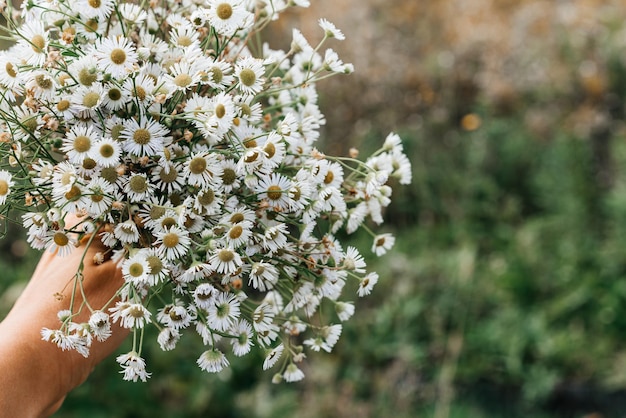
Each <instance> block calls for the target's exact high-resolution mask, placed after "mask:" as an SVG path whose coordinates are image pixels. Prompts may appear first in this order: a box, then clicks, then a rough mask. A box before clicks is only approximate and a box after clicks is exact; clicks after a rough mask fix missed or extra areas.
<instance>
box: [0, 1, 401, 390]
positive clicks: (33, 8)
mask: <svg viewBox="0 0 626 418" xmlns="http://www.w3.org/2000/svg"><path fill="white" fill-rule="evenodd" d="M292 6H304V7H306V6H308V1H306V0H291V1H286V0H265V1H256V0H198V1H196V0H182V1H174V0H162V1H155V0H150V1H149V2H147V1H143V2H139V3H138V4H136V3H130V2H129V3H125V2H123V1H121V0H25V1H24V2H23V3H22V7H21V9H20V10H13V9H12V8H11V7H10V4H7V5H6V6H5V9H4V10H5V16H6V18H7V22H8V27H7V29H6V30H7V32H8V33H10V34H11V36H12V39H13V41H14V44H13V45H12V46H11V47H10V48H9V49H8V50H6V51H3V52H1V53H0V92H1V93H0V120H1V122H0V152H1V155H0V157H1V158H2V160H1V161H2V169H1V170H0V205H1V206H0V207H1V208H2V209H1V210H2V216H3V218H4V219H8V218H10V217H11V212H13V211H22V212H25V213H24V214H23V215H22V223H23V225H24V227H25V228H27V230H28V242H29V243H30V244H31V245H32V247H34V248H36V249H45V250H47V251H51V252H55V253H56V254H57V255H58V256H59V257H63V256H64V255H67V254H69V253H70V252H72V251H82V250H77V246H76V244H77V243H78V242H79V241H80V240H83V239H84V237H90V239H91V240H93V239H99V240H101V241H102V243H103V244H104V245H105V247H106V248H108V250H107V252H109V254H104V253H102V252H100V253H98V254H96V256H95V257H94V259H93V260H84V261H85V263H87V262H93V263H101V262H103V260H104V259H105V257H112V259H113V260H114V262H116V263H118V265H119V268H121V270H122V274H123V277H124V284H123V285H122V286H121V288H120V289H119V290H118V292H117V295H116V297H115V298H113V299H112V300H111V302H109V303H108V304H107V305H105V306H91V305H90V304H89V303H88V297H89V295H84V296H85V301H84V302H83V303H81V304H79V306H74V305H73V304H71V306H70V309H67V310H64V311H61V312H59V319H60V321H61V324H60V326H59V328H58V329H43V330H42V337H43V338H44V339H45V340H47V341H51V342H53V343H55V344H57V345H58V346H59V347H60V348H62V349H64V350H68V349H70V350H77V351H78V352H79V353H81V354H82V355H84V356H88V355H89V348H90V346H91V344H92V341H93V340H94V339H97V340H105V339H107V338H108V337H109V336H110V335H111V324H112V323H119V324H120V325H121V326H122V327H124V328H128V329H130V330H131V332H132V334H133V349H132V350H131V351H130V352H129V353H126V354H123V355H120V356H119V357H118V358H117V360H118V362H119V363H120V365H121V366H122V368H123V376H124V379H126V380H133V381H136V380H138V379H141V380H143V381H145V380H146V379H147V378H148V377H149V376H150V373H149V372H147V371H146V367H145V361H144V359H143V358H142V353H141V351H142V342H143V335H144V334H143V328H144V327H145V326H146V325H147V324H153V325H155V326H156V327H157V328H158V329H159V330H160V332H159V335H158V343H159V345H160V347H161V348H162V349H163V350H171V349H173V348H175V346H176V344H177V342H178V341H179V339H180V338H181V335H182V333H183V330H185V329H193V330H194V331H195V333H197V335H198V336H199V338H200V339H201V340H202V341H203V343H204V344H205V346H206V351H204V352H203V353H199V357H198V359H197V364H198V365H199V367H200V368H202V369H203V370H206V371H208V372H218V371H220V370H222V369H223V368H224V367H226V366H228V364H229V360H228V359H229V358H231V355H230V354H229V355H228V356H227V355H226V354H225V353H227V352H232V356H235V357H237V356H244V355H246V354H247V353H248V352H250V351H251V349H252V348H253V347H257V348H260V349H261V350H263V351H264V353H265V361H264V363H263V368H264V369H269V368H272V367H274V366H275V365H276V364H277V363H279V364H280V365H279V370H278V371H277V372H276V374H275V375H274V376H275V378H274V380H275V381H280V380H285V381H290V382H291V381H297V380H300V379H301V378H302V377H303V376H304V375H303V373H302V371H301V370H300V369H299V368H298V366H297V363H298V362H299V361H301V360H302V359H303V358H304V357H305V349H310V350H314V351H320V350H324V351H331V350H332V348H333V346H334V345H335V343H336V342H337V340H338V338H339V336H340V334H341V330H342V327H341V322H342V321H345V320H347V319H349V318H350V317H351V315H352V314H353V312H354V304H353V302H351V301H349V300H343V298H342V289H343V287H344V284H345V283H346V281H347V280H354V281H356V282H357V283H358V290H357V294H358V296H364V295H367V294H369V293H370V292H371V290H372V287H373V286H374V284H375V283H376V282H377V280H378V276H377V274H376V273H375V272H367V271H366V263H365V261H364V259H363V257H362V255H361V254H360V253H359V251H358V250H357V249H356V248H354V247H352V246H348V247H347V248H345V249H344V248H343V247H342V245H341V243H340V242H339V241H338V240H337V238H336V237H335V235H336V234H337V232H338V231H340V230H342V229H343V230H345V231H346V232H347V233H353V232H354V231H356V230H357V229H359V228H361V227H363V228H365V229H366V230H367V231H368V232H370V233H371V234H372V238H373V246H372V251H373V252H374V253H376V254H377V255H381V254H383V253H385V252H386V251H387V250H388V249H389V248H390V247H391V246H392V245H393V243H394V238H393V236H392V235H390V234H380V235H376V234H375V233H374V232H372V231H371V230H370V229H369V228H367V227H366V222H370V221H368V220H367V218H368V217H369V218H370V220H371V222H372V223H373V224H380V223H382V222H383V218H382V215H381V212H382V209H383V208H384V207H385V206H387V205H388V204H389V203H390V196H391V188H390V187H389V186H388V185H387V182H388V179H389V178H392V177H394V178H397V179H398V181H399V183H400V184H408V183H409V182H410V181H411V167H410V163H409V161H408V159H407V157H406V156H405V155H404V153H403V149H402V144H401V141H400V138H399V137H398V136H397V135H395V134H390V135H389V136H388V137H387V138H386V140H385V141H384V143H383V145H382V147H381V149H380V150H378V151H377V152H375V153H374V154H373V155H372V156H370V157H369V158H367V159H366V160H365V161H360V160H357V156H358V151H357V150H351V152H350V155H349V156H346V157H331V156H327V155H324V154H323V153H322V152H320V151H318V150H317V149H316V148H315V143H316V140H317V139H318V137H319V128H320V126H321V125H323V124H324V116H323V115H322V113H321V112H320V110H319V108H318V106H317V92H316V89H315V83H316V82H317V81H318V80H321V79H323V78H326V77H328V76H330V75H334V74H345V73H350V72H352V70H353V68H352V65H350V64H346V63H343V62H342V61H341V60H340V59H339V57H338V56H337V54H336V53H335V52H334V51H333V50H332V49H325V50H324V51H322V46H323V45H324V44H325V43H326V42H327V41H328V40H329V39H333V38H334V39H336V40H342V39H343V38H344V35H343V34H342V32H341V31H340V30H338V29H337V28H336V27H335V26H334V25H333V24H332V23H330V22H328V21H327V20H324V19H320V20H319V26H320V27H321V29H322V30H321V35H320V37H321V38H322V39H321V41H320V42H319V43H318V44H317V45H316V46H312V45H311V44H310V43H309V42H308V41H307V40H306V39H305V37H304V36H303V35H302V33H301V32H300V31H298V30H296V29H294V30H293V39H292V42H291V46H290V49H289V50H288V51H282V50H273V49H271V48H270V47H269V46H268V45H267V44H266V43H262V41H261V39H260V36H259V33H260V31H261V30H262V29H263V28H264V27H265V26H266V25H267V24H268V23H269V22H271V21H272V20H275V19H276V18H277V17H278V15H279V13H280V12H282V11H284V10H285V9H287V8H288V7H292ZM70 219H71V221H70ZM81 266H82V264H81ZM83 280H88V278H85V277H84V276H83V275H82V267H79V268H78V271H77V272H76V275H75V276H74V278H73V281H74V282H73V284H74V287H73V288H74V292H80V291H81V289H82V284H83ZM348 299H349V298H348ZM320 306H329V307H332V308H334V312H332V311H329V310H328V309H324V312H323V314H322V313H321V312H320V309H319V308H320ZM84 310H89V313H90V319H89V321H88V322H85V323H80V322H76V321H75V318H76V316H77V315H78V314H79V313H81V311H84ZM230 361H232V358H231V360H230Z"/></svg>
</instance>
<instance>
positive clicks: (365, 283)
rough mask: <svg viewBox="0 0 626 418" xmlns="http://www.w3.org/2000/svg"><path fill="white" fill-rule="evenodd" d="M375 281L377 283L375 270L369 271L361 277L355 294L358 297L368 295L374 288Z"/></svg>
mask: <svg viewBox="0 0 626 418" xmlns="http://www.w3.org/2000/svg"><path fill="white" fill-rule="evenodd" d="M376 283H378V274H377V273H375V272H372V273H369V274H368V275H366V276H365V277H363V278H362V279H361V281H360V283H359V289H358V290H357V294H358V295H359V296H360V297H363V296H366V295H369V294H370V293H372V289H373V288H374V285H375V284H376Z"/></svg>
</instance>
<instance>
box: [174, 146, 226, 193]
mask: <svg viewBox="0 0 626 418" xmlns="http://www.w3.org/2000/svg"><path fill="white" fill-rule="evenodd" d="M221 169H222V168H221V165H220V164H219V160H218V157H217V155H216V154H214V153H209V152H199V153H195V154H192V155H190V156H189V159H188V160H187V161H186V162H185V169H184V171H183V172H184V174H185V178H186V179H187V183H188V184H189V185H191V186H198V187H202V188H205V187H208V186H210V185H215V184H219V180H220V176H221V175H222V172H221Z"/></svg>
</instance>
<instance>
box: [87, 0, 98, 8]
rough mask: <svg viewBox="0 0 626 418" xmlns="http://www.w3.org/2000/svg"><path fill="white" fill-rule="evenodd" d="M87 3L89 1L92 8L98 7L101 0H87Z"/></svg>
mask: <svg viewBox="0 0 626 418" xmlns="http://www.w3.org/2000/svg"><path fill="white" fill-rule="evenodd" d="M87 3H89V5H90V6H91V7H93V8H94V9H98V8H100V6H101V5H102V2H100V0H89V1H88V2H87Z"/></svg>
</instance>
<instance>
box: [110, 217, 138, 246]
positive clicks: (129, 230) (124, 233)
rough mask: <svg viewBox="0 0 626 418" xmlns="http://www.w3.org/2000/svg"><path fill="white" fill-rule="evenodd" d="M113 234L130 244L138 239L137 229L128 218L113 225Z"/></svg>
mask: <svg viewBox="0 0 626 418" xmlns="http://www.w3.org/2000/svg"><path fill="white" fill-rule="evenodd" d="M113 234H114V235H115V238H117V239H118V240H120V241H121V242H123V243H124V244H132V243H133V242H137V241H138V240H139V230H138V229H137V225H136V224H135V222H133V221H132V219H128V220H126V221H124V222H120V223H118V224H117V225H115V229H114V230H113Z"/></svg>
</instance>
